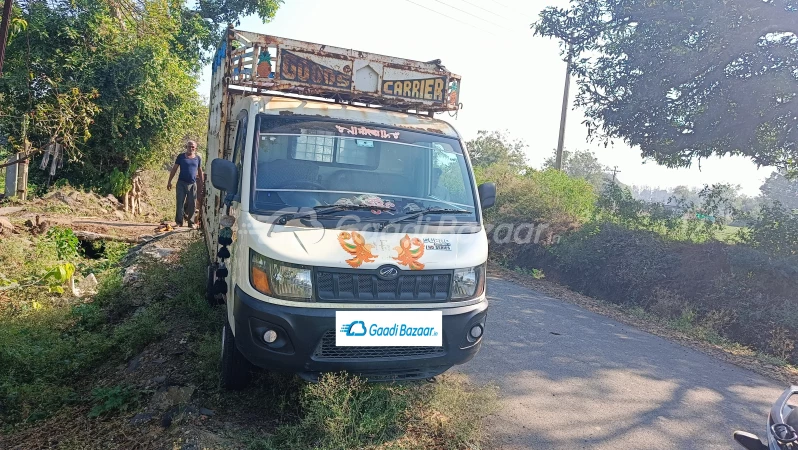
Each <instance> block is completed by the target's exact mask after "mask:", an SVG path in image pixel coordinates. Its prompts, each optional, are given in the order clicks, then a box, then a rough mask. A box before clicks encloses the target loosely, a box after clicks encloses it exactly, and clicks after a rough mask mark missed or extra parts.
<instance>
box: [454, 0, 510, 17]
mask: <svg viewBox="0 0 798 450" xmlns="http://www.w3.org/2000/svg"><path fill="white" fill-rule="evenodd" d="M462 1H463V3H466V4H468V5H471V6H473V7H474V8H478V9H481V10H483V11H485V12H487V13H490V14H493V15H494V16H496V17H500V18H502V19H506V20H512V19H510V18H509V17H507V16H503V15H501V14H497V13H495V12H493V11H491V10H489V9H485V8H483V7H481V6H479V5H477V4H475V3H471V2H469V1H468V0H462Z"/></svg>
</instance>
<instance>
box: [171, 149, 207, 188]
mask: <svg viewBox="0 0 798 450" xmlns="http://www.w3.org/2000/svg"><path fill="white" fill-rule="evenodd" d="M175 164H177V165H178V166H180V175H179V176H178V177H177V179H178V180H179V181H182V182H184V183H195V182H196V181H197V169H199V168H200V166H202V158H201V157H200V155H194V157H193V158H189V157H188V156H186V154H185V153H181V154H179V155H177V159H176V160H175Z"/></svg>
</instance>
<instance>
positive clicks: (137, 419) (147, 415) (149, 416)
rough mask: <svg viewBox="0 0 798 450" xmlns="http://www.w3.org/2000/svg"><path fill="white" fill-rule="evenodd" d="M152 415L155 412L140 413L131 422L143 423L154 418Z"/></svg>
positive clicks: (133, 423)
mask: <svg viewBox="0 0 798 450" xmlns="http://www.w3.org/2000/svg"><path fill="white" fill-rule="evenodd" d="M152 417H153V414H151V413H139V414H136V415H135V416H133V418H132V419H130V424H131V425H135V426H138V425H143V424H145V423H147V422H149V421H150V420H152Z"/></svg>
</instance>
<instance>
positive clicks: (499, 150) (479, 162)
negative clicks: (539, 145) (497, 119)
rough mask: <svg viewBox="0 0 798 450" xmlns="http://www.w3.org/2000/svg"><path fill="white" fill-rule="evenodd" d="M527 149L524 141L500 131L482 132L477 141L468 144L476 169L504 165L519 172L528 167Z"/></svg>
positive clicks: (469, 153)
mask: <svg viewBox="0 0 798 450" xmlns="http://www.w3.org/2000/svg"><path fill="white" fill-rule="evenodd" d="M526 147H527V145H526V143H524V141H521V140H515V139H512V138H510V136H508V135H507V133H503V132H500V131H491V132H488V131H484V130H480V131H479V133H478V134H477V137H476V139H472V140H470V141H468V142H467V143H466V148H467V149H468V155H469V157H470V158H471V164H473V165H474V167H487V166H491V165H495V164H503V165H507V166H510V167H512V168H514V169H518V170H522V169H523V168H524V167H526V156H525V155H524V149H526Z"/></svg>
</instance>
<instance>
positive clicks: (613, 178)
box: [612, 166, 621, 184]
mask: <svg viewBox="0 0 798 450" xmlns="http://www.w3.org/2000/svg"><path fill="white" fill-rule="evenodd" d="M617 173H621V171H620V170H618V166H615V168H613V169H612V184H615V174H617Z"/></svg>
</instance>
